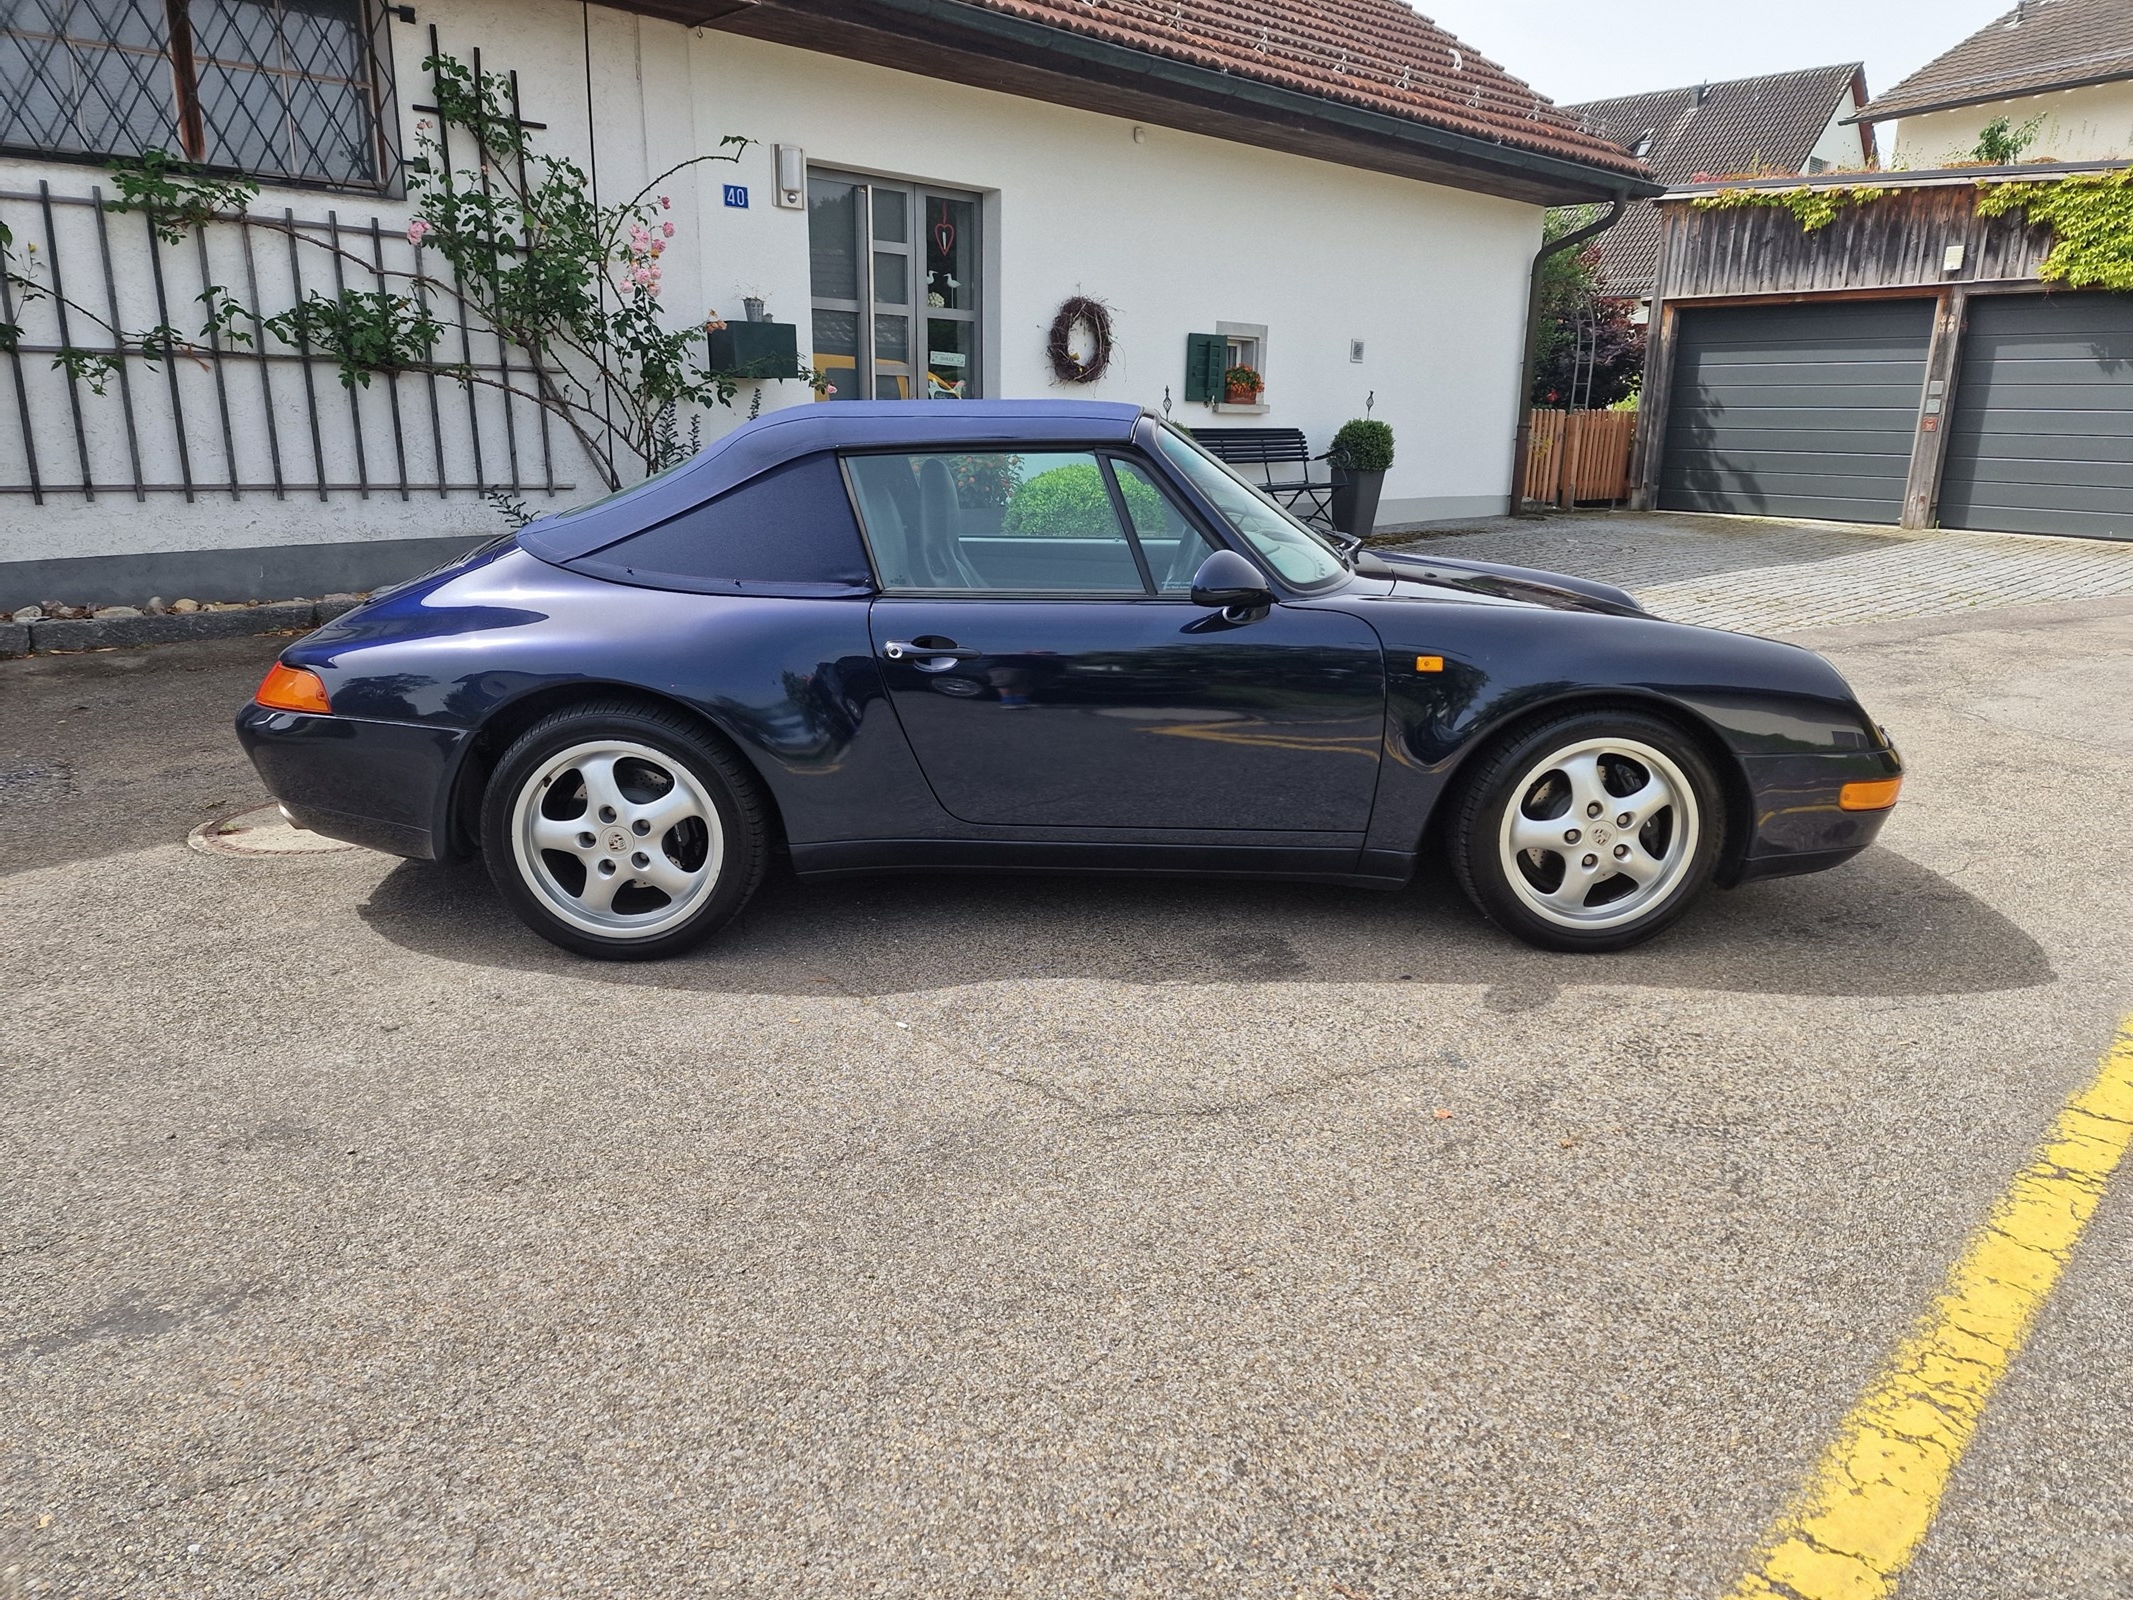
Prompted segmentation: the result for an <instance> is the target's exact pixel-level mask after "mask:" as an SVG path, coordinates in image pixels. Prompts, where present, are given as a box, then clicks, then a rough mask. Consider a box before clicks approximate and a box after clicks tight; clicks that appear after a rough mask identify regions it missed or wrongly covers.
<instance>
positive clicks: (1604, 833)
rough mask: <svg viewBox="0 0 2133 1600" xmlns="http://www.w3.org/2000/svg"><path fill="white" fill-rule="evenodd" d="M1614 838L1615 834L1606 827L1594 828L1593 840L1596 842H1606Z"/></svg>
mask: <svg viewBox="0 0 2133 1600" xmlns="http://www.w3.org/2000/svg"><path fill="white" fill-rule="evenodd" d="M1612 838H1614V834H1613V833H1612V832H1610V831H1609V830H1608V829H1606V828H1595V829H1593V830H1592V842H1593V843H1594V844H1606V843H1607V842H1608V841H1609V840H1610V839H1612Z"/></svg>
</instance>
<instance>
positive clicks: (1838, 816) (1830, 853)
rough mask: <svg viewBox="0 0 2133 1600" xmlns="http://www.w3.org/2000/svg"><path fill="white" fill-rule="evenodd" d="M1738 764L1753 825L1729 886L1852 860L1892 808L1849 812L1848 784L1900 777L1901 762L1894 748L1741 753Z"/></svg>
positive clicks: (1789, 874) (1873, 835) (1808, 870)
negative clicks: (1845, 800) (1843, 802)
mask: <svg viewBox="0 0 2133 1600" xmlns="http://www.w3.org/2000/svg"><path fill="white" fill-rule="evenodd" d="M1741 769H1742V772H1743V774H1744V776H1745V777H1746V779H1747V782H1748V791H1749V796H1750V798H1751V800H1752V801H1753V805H1754V812H1753V815H1754V823H1753V828H1752V831H1751V832H1750V833H1749V836H1748V838H1747V841H1746V843H1745V845H1744V847H1743V849H1742V850H1741V852H1740V854H1739V856H1738V857H1737V858H1736V860H1735V862H1734V864H1733V869H1732V871H1731V872H1730V873H1729V874H1727V881H1728V882H1731V883H1749V882H1753V881H1754V880H1755V879H1758V878H1787V877H1792V876H1795V875H1796V874H1799V873H1803V872H1821V871H1823V870H1824V869H1826V868H1829V867H1834V866H1837V865H1839V864H1841V863H1843V862H1846V861H1849V860H1850V859H1851V858H1852V857H1853V856H1855V855H1857V854H1858V853H1859V852H1860V851H1862V850H1864V849H1865V848H1866V847H1867V846H1868V845H1870V844H1872V843H1873V842H1874V838H1875V835H1877V834H1879V833H1880V832H1881V825H1882V824H1883V823H1884V822H1886V821H1887V820H1888V817H1889V812H1890V811H1891V810H1893V809H1894V808H1893V807H1884V808H1883V809H1881V810H1879V811H1846V810H1845V809H1844V807H1843V806H1842V805H1841V804H1840V803H1839V796H1840V795H1841V794H1842V792H1843V789H1844V786H1845V785H1846V784H1848V783H1869V782H1873V781H1875V780H1877V779H1883V778H1898V777H1901V776H1903V762H1902V760H1901V759H1899V758H1898V756H1897V754H1896V752H1895V751H1894V750H1892V749H1880V750H1843V751H1835V752H1826V751H1825V752H1816V753H1814V754H1806V755H1780V756H1743V757H1742V758H1741Z"/></svg>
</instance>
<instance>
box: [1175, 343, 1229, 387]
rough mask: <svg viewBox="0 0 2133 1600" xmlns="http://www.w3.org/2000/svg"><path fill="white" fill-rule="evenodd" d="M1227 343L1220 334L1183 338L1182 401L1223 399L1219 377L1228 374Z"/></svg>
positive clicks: (1220, 378)
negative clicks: (1183, 397) (1183, 374)
mask: <svg viewBox="0 0 2133 1600" xmlns="http://www.w3.org/2000/svg"><path fill="white" fill-rule="evenodd" d="M1228 360H1229V340H1228V339H1227V338H1225V337H1224V336H1223V335H1221V334H1219V333H1188V334H1187V335H1185V398H1186V399H1187V400H1200V401H1214V400H1219V399H1221V398H1222V374H1223V373H1224V372H1226V371H1228V370H1229V369H1228V366H1227V365H1226V363H1227V362H1228Z"/></svg>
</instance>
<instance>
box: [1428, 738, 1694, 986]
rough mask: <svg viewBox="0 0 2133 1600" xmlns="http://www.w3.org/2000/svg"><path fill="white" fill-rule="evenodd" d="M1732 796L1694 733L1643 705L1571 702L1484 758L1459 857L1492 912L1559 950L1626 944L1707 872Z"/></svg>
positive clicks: (1455, 837)
mask: <svg viewBox="0 0 2133 1600" xmlns="http://www.w3.org/2000/svg"><path fill="white" fill-rule="evenodd" d="M1724 806H1725V800H1724V794H1723V791H1722V790H1721V788H1720V786H1719V782H1718V776H1717V774H1716V773H1715V772H1714V771H1713V770H1712V768H1711V763H1710V761H1709V759H1708V758H1707V757H1706V756H1705V755H1704V754H1703V752H1702V750H1701V749H1700V748H1699V747H1698V746H1697V744H1696V741H1695V740H1693V739H1691V738H1689V737H1688V736H1687V735H1686V734H1684V733H1682V732H1681V730H1680V729H1678V728H1676V727H1674V726H1673V725H1672V724H1671V723H1668V722H1665V721H1662V720H1661V719H1659V718H1657V717H1650V716H1645V715H1642V714H1639V713H1636V712H1616V711H1591V712H1581V713H1573V714H1571V715H1568V716H1564V717H1561V718H1558V719H1556V720H1555V721H1552V722H1549V723H1546V724H1544V725H1542V726H1540V727H1537V728H1534V729H1532V730H1530V731H1528V732H1527V733H1525V734H1524V735H1523V736H1521V737H1519V738H1515V739H1513V740H1511V741H1510V742H1508V743H1507V744H1505V745H1504V746H1503V747H1502V748H1500V749H1498V750H1496V751H1494V752H1493V753H1491V754H1490V755H1488V756H1486V757H1485V758H1484V759H1483V763H1482V766H1481V767H1480V768H1479V770H1477V771H1476V772H1475V773H1474V774H1473V775H1472V777H1471V778H1469V779H1468V781H1467V783H1466V785H1465V787H1464V789H1463V790H1462V793H1461V796H1460V803H1459V807H1458V810H1457V812H1456V813H1455V819H1456V820H1455V824H1454V828H1453V833H1452V837H1451V840H1450V844H1451V853H1452V865H1453V869H1454V871H1455V872H1456V874H1457V876H1458V878H1459V882H1460V885H1461V887H1463V888H1464V889H1465V890H1466V892H1467V894H1468V896H1469V897H1470V898H1472V900H1473V902H1474V904H1475V905H1477V906H1479V907H1480V908H1481V911H1482V914H1483V915H1485V916H1487V917H1488V918H1489V920H1490V921H1492V922H1494V923H1496V924H1498V925H1499V926H1500V927H1503V928H1505V929H1508V930H1509V931H1510V932H1512V933H1515V934H1517V935H1518V936H1519V937H1520V938H1521V939H1524V940H1525V941H1526V942H1527V943H1529V944H1536V945H1539V946H1541V947H1542V948H1544V949H1550V950H1594V951H1596V950H1620V949H1622V948H1624V947H1625V946H1628V945H1632V944H1636V943H1637V942H1639V941H1640V940H1643V939H1648V938H1650V937H1651V936H1652V935H1653V934H1655V933H1657V932H1658V931H1659V930H1660V929H1662V928H1664V927H1666V926H1667V925H1668V924H1669V923H1671V922H1673V921H1674V919H1675V918H1677V917H1679V916H1680V915H1681V914H1682V913H1683V912H1684V911H1686V910H1687V909H1688V907H1689V903H1690V902H1691V901H1692V900H1694V899H1695V897H1696V895H1697V893H1698V892H1699V891H1700V890H1701V889H1702V888H1703V886H1704V885H1705V884H1706V883H1707V882H1708V881H1709V880H1710V877H1711V873H1712V870H1713V868H1714V867H1715V866H1716V864H1717V860H1718V852H1719V848H1720V846H1721V844H1722V843H1723V839H1724V833H1725V813H1724Z"/></svg>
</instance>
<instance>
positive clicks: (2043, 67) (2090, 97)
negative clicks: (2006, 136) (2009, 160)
mask: <svg viewBox="0 0 2133 1600" xmlns="http://www.w3.org/2000/svg"><path fill="white" fill-rule="evenodd" d="M1855 120H1857V121H1860V122H1871V123H1878V124H1884V125H1893V132H1892V133H1891V134H1890V135H1889V136H1888V141H1887V142H1888V144H1889V147H1890V150H1889V164H1890V165H1891V166H1894V167H1905V168H1911V169H1913V170H1916V169H1920V168H1928V167H1940V166H1945V165H1947V164H1948V163H1950V162H1959V161H1968V160H1974V159H1978V156H1977V149H1978V141H1979V139H1980V137H1981V136H1982V135H1983V133H1984V130H1985V128H1986V126H1987V125H1988V124H1990V123H1993V122H1999V121H2004V122H2006V123H2007V125H2008V127H2009V129H2010V130H2011V131H2014V132H2017V133H2019V134H2020V136H2021V138H2022V140H2023V143H2024V147H2023V149H2022V151H2021V159H2023V160H2025V161H2059V162H2065V161H2123V160H2128V159H2133V6H2128V5H2127V4H2125V0H2021V3H2020V4H2018V5H2017V6H2016V7H2015V8H2014V9H2013V10H2012V11H2009V12H2007V13H2005V14H2004V15H2002V16H1998V17H1995V18H1994V19H1993V20H1992V21H1991V22H1988V23H1987V24H1985V26H1984V27H1982V28H1980V29H1978V31H1977V32H1976V33H1973V34H1972V35H1970V37H1969V38H1967V39H1965V40H1963V41H1962V42H1961V43H1960V44H1957V45H1955V46H1954V47H1953V48H1951V49H1949V50H1947V51H1946V52H1944V53H1943V54H1941V55H1939V56H1936V57H1935V58H1934V59H1933V60H1931V61H1929V62H1927V63H1926V64H1925V65H1924V66H1923V67H1920V68H1919V69H1918V70H1917V71H1916V72H1914V73H1912V74H1911V75H1910V76H1909V77H1908V78H1906V79H1904V80H1903V82H1901V83H1899V84H1897V85H1896V86H1895V87H1894V88H1892V89H1890V90H1889V91H1888V92H1887V93H1886V94H1882V95H1879V96H1877V97H1876V98H1875V99H1874V101H1873V103H1872V104H1871V105H1869V106H1867V108H1866V109H1865V110H1864V111H1863V112H1861V113H1860V114H1859V116H1858V117H1857V118H1856V119H1855Z"/></svg>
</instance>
